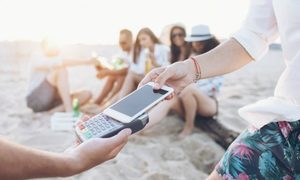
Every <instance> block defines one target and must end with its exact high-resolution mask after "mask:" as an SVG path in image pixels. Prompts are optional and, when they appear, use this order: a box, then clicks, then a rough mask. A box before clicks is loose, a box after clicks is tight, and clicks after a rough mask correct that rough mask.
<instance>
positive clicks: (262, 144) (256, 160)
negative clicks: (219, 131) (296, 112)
mask: <svg viewBox="0 0 300 180" xmlns="http://www.w3.org/2000/svg"><path fill="white" fill-rule="evenodd" d="M216 171H217V172H218V174H219V175H220V176H222V177H223V179H225V180H256V179H258V180H264V179H266V180H273V179H274V180H281V179H282V180H300V120H298V121H294V122H286V121H280V122H274V123H270V124H268V125H265V126H264V127H262V128H261V129H257V130H250V129H247V130H245V131H244V132H243V133H241V134H240V136H239V137H238V138H237V139H236V140H235V141H234V142H233V143H232V144H231V145H230V146H229V148H228V150H227V151H226V152H225V154H224V156H223V158H222V159H221V161H220V162H219V163H218V164H217V166H216Z"/></svg>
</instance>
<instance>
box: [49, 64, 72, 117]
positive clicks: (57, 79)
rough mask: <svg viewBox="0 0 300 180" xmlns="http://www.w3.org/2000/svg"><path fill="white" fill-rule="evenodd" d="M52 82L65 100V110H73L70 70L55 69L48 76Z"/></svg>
mask: <svg viewBox="0 0 300 180" xmlns="http://www.w3.org/2000/svg"><path fill="white" fill-rule="evenodd" d="M47 80H48V82H49V83H50V84H52V85H53V86H55V87H56V88H57V90H58V93H59V95H60V97H61V99H62V101H63V111H67V112H71V111H72V100H71V94H70V88H69V80H68V72H67V70H66V69H65V68H60V69H57V70H54V71H53V72H51V73H50V74H49V75H48V76H47Z"/></svg>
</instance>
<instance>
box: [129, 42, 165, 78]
mask: <svg viewBox="0 0 300 180" xmlns="http://www.w3.org/2000/svg"><path fill="white" fill-rule="evenodd" d="M169 53H170V49H169V47H168V46H166V45H163V44H155V47H154V56H155V60H156V63H157V64H159V65H160V66H167V65H169V64H170V62H169ZM146 60H147V49H142V51H141V53H140V55H139V56H138V59H137V62H136V63H134V62H132V63H131V65H130V71H133V72H135V73H137V74H145V63H146Z"/></svg>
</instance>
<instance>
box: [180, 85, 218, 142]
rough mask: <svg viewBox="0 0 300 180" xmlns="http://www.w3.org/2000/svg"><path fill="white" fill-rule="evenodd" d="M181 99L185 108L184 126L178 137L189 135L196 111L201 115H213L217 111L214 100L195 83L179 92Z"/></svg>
mask: <svg viewBox="0 0 300 180" xmlns="http://www.w3.org/2000/svg"><path fill="white" fill-rule="evenodd" d="M181 101H182V104H183V106H184V110H185V121H186V123H185V127H184V129H183V131H182V132H181V133H180V135H179V138H184V137H185V136H187V135H189V134H190V133H191V132H192V130H193V128H194V120H195V116H196V114H197V113H199V114H201V115H202V116H207V117H209V116H213V115H214V114H215V113H216V112H217V105H216V102H215V101H214V100H213V99H212V98H210V97H208V96H207V95H205V94H203V93H202V92H201V91H200V90H199V89H198V88H197V87H196V85H194V84H192V85H190V86H188V87H187V88H186V89H185V90H184V91H183V92H182V94H181Z"/></svg>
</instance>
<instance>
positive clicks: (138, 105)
mask: <svg viewBox="0 0 300 180" xmlns="http://www.w3.org/2000/svg"><path fill="white" fill-rule="evenodd" d="M166 93H168V91H166V90H163V89H160V90H154V89H153V87H152V86H150V85H145V86H143V87H142V88H140V89H138V90H136V91H135V92H134V93H132V94H131V95H129V96H128V97H126V98H125V99H123V100H121V101H120V102H118V103H117V104H115V105H113V106H111V107H110V109H113V110H115V111H119V112H120V113H123V114H126V115H127V116H130V117H132V116H134V115H136V114H137V113H139V112H140V111H141V110H143V109H144V108H145V107H147V106H149V105H150V104H152V103H153V102H154V101H156V100H158V99H159V98H160V97H162V96H163V95H165V94H166Z"/></svg>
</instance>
